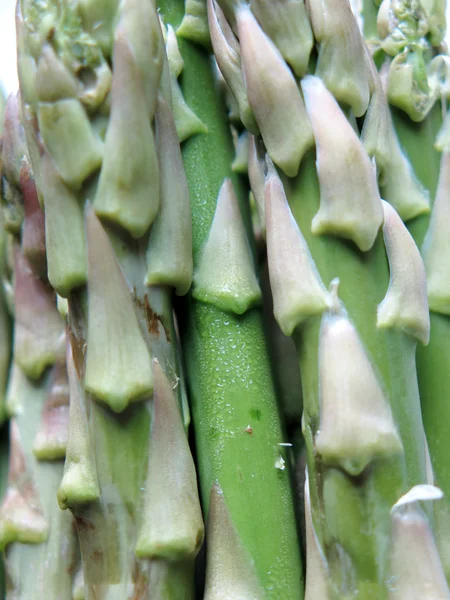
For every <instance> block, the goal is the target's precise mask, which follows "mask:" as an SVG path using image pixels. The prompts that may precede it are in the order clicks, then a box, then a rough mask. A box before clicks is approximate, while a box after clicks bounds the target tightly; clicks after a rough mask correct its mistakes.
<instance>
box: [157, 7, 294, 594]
mask: <svg viewBox="0 0 450 600" xmlns="http://www.w3.org/2000/svg"><path fill="white" fill-rule="evenodd" d="M161 12H162V15H163V18H164V20H165V21H168V22H170V23H171V24H172V25H173V26H174V28H175V29H176V27H177V26H178V25H179V23H180V22H181V20H182V18H183V3H182V2H175V1H174V2H172V1H171V2H164V3H161ZM183 22H184V21H183ZM180 34H181V31H180ZM191 39H192V38H191ZM194 42H195V39H194ZM179 46H180V51H181V54H182V56H183V59H184V65H185V68H184V72H183V82H182V89H183V93H184V95H185V98H186V100H187V101H188V102H189V104H190V105H191V106H192V108H193V109H194V110H195V112H196V114H197V115H198V116H199V117H200V118H201V120H202V122H203V123H205V125H206V126H207V128H208V133H207V134H199V135H198V136H195V137H193V138H191V139H189V140H187V141H186V142H185V143H184V145H183V158H184V165H185V169H186V175H187V179H188V183H189V188H190V192H191V208H192V221H193V249H194V283H193V289H192V293H191V294H190V295H189V296H188V299H187V302H186V304H185V306H184V315H183V319H182V322H181V330H182V340H183V343H184V350H185V357H186V367H187V375H188V381H189V390H190V398H191V402H192V410H193V421H194V429H195V441H196V449H197V457H198V465H199V474H200V487H201V491H202V498H203V506H204V509H205V512H206V514H207V515H208V517H207V519H208V525H207V535H206V541H207V565H206V590H205V597H206V598H208V599H209V600H213V599H216V598H222V597H225V596H226V597H235V596H234V594H237V595H239V597H244V596H245V597H248V598H263V597H264V598H266V597H267V598H286V599H287V598H299V597H302V595H303V586H302V575H301V562H300V556H299V545H298V539H297V534H296V525H295V519H294V510H293V503H292V494H291V489H290V481H289V474H288V469H287V468H286V467H285V461H286V462H287V456H286V449H285V448H284V447H283V446H282V445H280V444H282V443H283V442H285V438H284V437H283V432H282V427H281V423H280V417H279V412H278V407H277V403H276V398H275V392H274V384H273V380H272V376H271V370H270V365H269V360H268V353H267V349H266V346H265V340H264V336H263V326H262V319H261V313H260V310H259V308H256V307H255V305H257V304H259V302H260V290H259V284H258V282H257V279H256V276H255V268H254V256H253V253H252V251H251V249H250V246H249V238H248V231H249V225H250V223H249V214H248V209H247V208H246V207H245V205H244V204H243V202H242V200H243V198H244V191H243V189H242V186H241V183H240V181H239V180H238V179H237V178H236V177H235V176H233V174H232V171H231V163H232V157H233V151H232V143H231V136H230V134H229V130H228V126H227V122H226V118H225V113H224V107H223V105H222V103H221V101H220V98H219V97H218V96H217V92H216V90H215V82H214V76H213V71H212V69H211V64H210V61H209V57H208V55H207V54H206V53H205V51H204V50H203V49H202V48H201V47H199V46H196V45H195V44H193V43H191V42H190V41H187V40H181V39H180V40H179ZM242 110H243V112H245V109H244V108H243V109H242ZM248 118H249V120H251V117H250V116H249V117H248ZM236 194H237V197H238V198H239V199H240V200H241V202H240V203H239V204H238V200H237V197H236ZM244 219H245V221H244ZM244 222H245V223H246V225H247V227H246V229H245V228H244V224H243V223H244ZM220 532H222V534H221V533H220ZM224 561H226V562H224Z"/></svg>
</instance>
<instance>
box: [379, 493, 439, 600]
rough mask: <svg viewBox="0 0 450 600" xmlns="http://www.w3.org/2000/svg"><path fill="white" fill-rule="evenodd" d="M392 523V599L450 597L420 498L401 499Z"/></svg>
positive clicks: (390, 586)
mask: <svg viewBox="0 0 450 600" xmlns="http://www.w3.org/2000/svg"><path fill="white" fill-rule="evenodd" d="M416 499H417V500H425V499H428V498H426V497H424V496H423V495H418V496H417V495H416ZM432 499H434V498H432ZM391 524H392V530H391V561H390V580H389V583H390V585H389V600H449V599H450V593H449V589H448V586H447V582H446V580H445V574H444V570H443V568H442V563H441V560H440V557H439V554H438V550H437V548H436V543H435V540H434V537H433V532H432V530H431V527H430V525H429V523H428V520H427V518H426V516H425V513H424V512H423V511H422V509H421V508H420V507H419V505H418V502H414V501H413V500H412V501H411V502H408V503H406V504H405V503H403V504H400V505H399V504H398V503H397V504H396V505H395V510H393V511H392V512H391Z"/></svg>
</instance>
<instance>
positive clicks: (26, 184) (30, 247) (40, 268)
mask: <svg viewBox="0 0 450 600" xmlns="http://www.w3.org/2000/svg"><path fill="white" fill-rule="evenodd" d="M20 191H21V192H22V200H23V209H24V219H23V224H22V241H21V247H22V252H23V255H24V256H25V258H26V259H27V260H28V261H29V263H30V265H31V266H32V267H33V270H34V272H35V274H36V275H38V276H40V277H43V278H46V277H47V257H46V253H45V235H46V232H45V217H44V212H43V210H42V208H41V205H40V204H39V198H38V194H37V190H36V185H35V181H34V178H33V175H32V172H31V169H30V166H29V164H28V161H27V160H26V159H25V160H23V161H22V167H21V169H20Z"/></svg>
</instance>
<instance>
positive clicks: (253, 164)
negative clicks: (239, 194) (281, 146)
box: [248, 135, 266, 235]
mask: <svg viewBox="0 0 450 600" xmlns="http://www.w3.org/2000/svg"><path fill="white" fill-rule="evenodd" d="M261 145H262V143H261V142H260V140H259V139H258V138H256V137H254V136H253V135H249V136H248V178H249V180H250V187H251V190H252V193H253V197H254V199H255V203H256V209H257V211H258V217H259V220H260V222H261V228H262V231H263V233H264V235H265V230H266V218H265V206H264V205H265V199H264V187H265V171H266V162H265V160H264V154H263V152H262V150H260V148H261Z"/></svg>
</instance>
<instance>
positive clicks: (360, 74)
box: [308, 0, 369, 117]
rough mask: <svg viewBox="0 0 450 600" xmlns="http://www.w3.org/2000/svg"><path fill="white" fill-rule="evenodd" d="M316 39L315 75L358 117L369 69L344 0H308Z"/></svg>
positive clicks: (364, 99) (363, 107)
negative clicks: (317, 50)
mask: <svg viewBox="0 0 450 600" xmlns="http://www.w3.org/2000/svg"><path fill="white" fill-rule="evenodd" d="M308 4H309V14H310V18H311V24H312V28H313V32H314V37H315V38H316V40H317V41H318V42H319V58H318V61H317V67H316V72H315V75H316V76H317V77H320V78H321V79H322V81H323V82H324V84H325V86H326V87H327V89H328V90H329V91H330V92H331V93H332V94H333V96H334V97H335V98H336V99H337V100H338V102H342V103H344V104H347V105H349V106H351V107H352V109H353V111H354V113H355V115H356V116H357V117H361V116H362V115H363V114H364V113H365V112H366V110H367V107H368V105H369V73H368V70H367V67H366V62H365V56H364V54H365V52H364V40H363V37H362V35H361V32H360V30H359V27H358V23H357V21H356V19H355V16H354V14H353V13H352V9H351V7H350V4H349V2H348V0H308Z"/></svg>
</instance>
